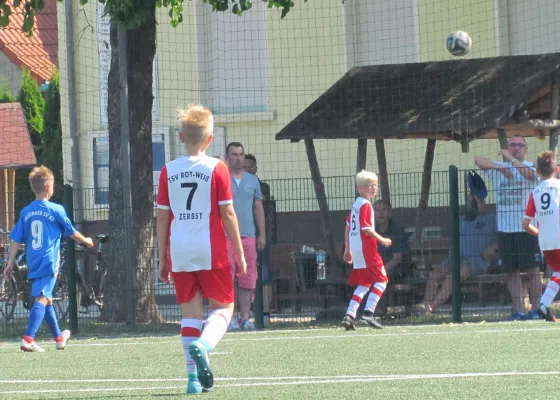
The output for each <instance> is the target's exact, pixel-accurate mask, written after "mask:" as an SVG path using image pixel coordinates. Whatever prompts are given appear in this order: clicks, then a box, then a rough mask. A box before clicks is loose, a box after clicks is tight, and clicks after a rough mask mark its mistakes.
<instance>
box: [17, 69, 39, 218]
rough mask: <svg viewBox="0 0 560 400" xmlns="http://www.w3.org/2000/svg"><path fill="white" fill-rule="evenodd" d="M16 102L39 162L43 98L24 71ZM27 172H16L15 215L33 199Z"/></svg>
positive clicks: (35, 84)
mask: <svg viewBox="0 0 560 400" xmlns="http://www.w3.org/2000/svg"><path fill="white" fill-rule="evenodd" d="M18 101H19V103H20V104H21V108H22V110H23V115H24V117H25V122H26V123H27V130H28V131H29V136H30V137H31V143H32V144H33V149H34V150H35V157H36V158H37V160H40V159H41V153H42V150H43V142H42V135H43V129H44V119H43V116H44V112H45V99H44V98H43V94H42V93H41V89H40V88H39V85H38V84H37V82H36V81H35V79H33V77H32V76H31V74H30V73H29V71H28V70H26V69H24V70H23V72H22V81H21V86H20V88H19V94H18ZM29 172H30V170H29V169H28V168H23V169H21V168H20V169H18V170H17V171H16V182H15V186H16V193H15V198H14V208H15V212H16V215H19V213H20V211H21V209H22V208H23V207H25V206H26V205H27V204H28V203H29V202H31V201H33V200H34V199H35V196H34V195H33V192H32V191H31V188H30V186H29V181H28V179H27V177H28V175H29Z"/></svg>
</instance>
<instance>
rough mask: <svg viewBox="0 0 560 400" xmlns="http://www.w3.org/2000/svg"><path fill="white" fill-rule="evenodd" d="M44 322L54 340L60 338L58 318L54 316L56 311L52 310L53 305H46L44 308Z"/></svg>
mask: <svg viewBox="0 0 560 400" xmlns="http://www.w3.org/2000/svg"><path fill="white" fill-rule="evenodd" d="M45 322H46V323H47V325H48V326H49V328H50V330H51V334H52V335H53V337H54V338H55V339H56V338H57V337H60V336H62V332H60V327H59V326H58V318H57V316H56V310H55V309H54V307H53V305H52V304H51V305H48V306H47V307H46V308H45Z"/></svg>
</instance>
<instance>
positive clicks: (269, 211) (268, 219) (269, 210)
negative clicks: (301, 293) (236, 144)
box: [245, 154, 276, 325]
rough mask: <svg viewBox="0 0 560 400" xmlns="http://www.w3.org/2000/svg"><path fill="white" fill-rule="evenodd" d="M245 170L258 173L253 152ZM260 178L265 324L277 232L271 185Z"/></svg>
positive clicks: (270, 290) (268, 312)
mask: <svg viewBox="0 0 560 400" xmlns="http://www.w3.org/2000/svg"><path fill="white" fill-rule="evenodd" d="M245 172H248V173H250V174H253V175H257V159H256V157H255V156H254V155H253V154H245ZM257 178H258V177H257ZM258 179H259V183H260V186H261V192H262V197H263V208H264V219H265V223H266V230H267V232H266V235H267V236H266V237H267V239H268V240H267V243H266V247H265V248H264V249H263V250H261V257H260V259H261V263H262V266H261V271H262V284H263V297H264V299H263V300H264V301H263V302H264V304H263V308H264V316H265V325H266V324H267V319H268V318H270V308H271V305H272V295H273V293H272V272H271V269H270V244H271V243H274V242H275V240H276V234H275V233H276V232H275V231H274V226H275V223H274V222H275V221H274V218H275V213H276V212H275V209H274V207H273V203H274V202H273V200H274V199H273V198H271V196H270V186H269V185H268V183H266V182H263V181H261V180H260V178H258Z"/></svg>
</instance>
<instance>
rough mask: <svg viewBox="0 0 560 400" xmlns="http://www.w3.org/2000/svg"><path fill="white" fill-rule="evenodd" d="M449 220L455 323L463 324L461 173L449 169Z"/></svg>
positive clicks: (455, 169)
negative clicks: (460, 231) (460, 226)
mask: <svg viewBox="0 0 560 400" xmlns="http://www.w3.org/2000/svg"><path fill="white" fill-rule="evenodd" d="M449 219H450V221H451V243H450V245H451V246H450V250H451V254H450V265H451V284H452V286H451V289H452V291H451V293H452V295H451V296H452V297H451V304H452V319H453V322H461V255H460V253H459V241H460V239H461V238H460V234H459V171H458V169H457V167H456V166H454V165H451V166H450V167H449Z"/></svg>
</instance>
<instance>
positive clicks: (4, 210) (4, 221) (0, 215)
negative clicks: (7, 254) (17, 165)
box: [0, 169, 10, 239]
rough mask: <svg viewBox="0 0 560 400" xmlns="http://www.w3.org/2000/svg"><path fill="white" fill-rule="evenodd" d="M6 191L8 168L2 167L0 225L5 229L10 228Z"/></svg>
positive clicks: (0, 179) (0, 173)
mask: <svg viewBox="0 0 560 400" xmlns="http://www.w3.org/2000/svg"><path fill="white" fill-rule="evenodd" d="M8 191H9V189H8V170H7V169H2V170H0V193H1V195H2V196H1V197H0V225H2V229H3V230H5V231H8V230H10V226H8V196H9V192H8ZM3 239H5V238H3Z"/></svg>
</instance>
